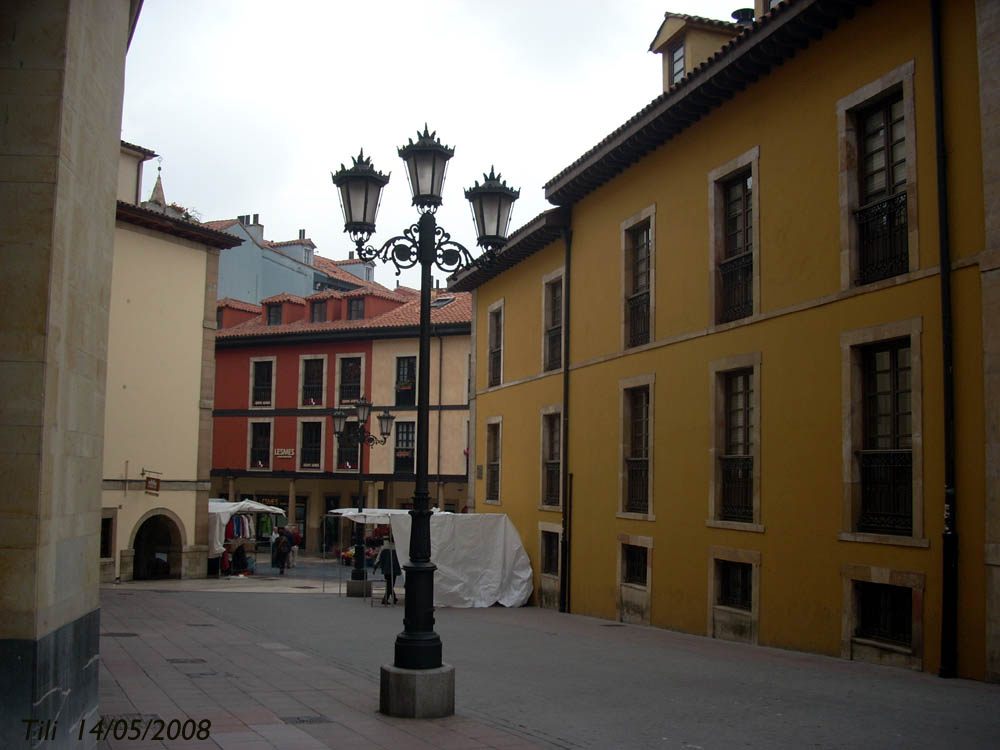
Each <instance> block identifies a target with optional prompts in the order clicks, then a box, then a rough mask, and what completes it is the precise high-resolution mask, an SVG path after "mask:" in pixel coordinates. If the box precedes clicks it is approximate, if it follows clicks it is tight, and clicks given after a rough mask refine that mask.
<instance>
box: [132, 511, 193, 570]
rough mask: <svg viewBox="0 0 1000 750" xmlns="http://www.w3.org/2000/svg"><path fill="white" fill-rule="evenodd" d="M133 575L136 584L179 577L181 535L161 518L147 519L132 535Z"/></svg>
mask: <svg viewBox="0 0 1000 750" xmlns="http://www.w3.org/2000/svg"><path fill="white" fill-rule="evenodd" d="M132 548H133V549H134V550H135V558H134V560H133V562H132V566H133V568H132V575H133V577H134V578H135V579H136V580H142V579H150V578H180V577H181V548H182V540H181V532H180V529H178V528H177V523H176V522H175V521H174V520H173V519H171V518H170V517H168V516H166V515H162V514H157V515H154V516H150V517H149V518H147V519H146V520H145V521H143V522H142V524H141V525H140V526H139V528H138V529H137V530H136V532H135V541H134V543H133V544H132Z"/></svg>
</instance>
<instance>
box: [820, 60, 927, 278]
mask: <svg viewBox="0 0 1000 750" xmlns="http://www.w3.org/2000/svg"><path fill="white" fill-rule="evenodd" d="M914 68H915V64H914V61H913V60H909V61H907V62H905V63H903V64H902V65H900V66H899V67H898V68H896V69H895V70H891V71H889V72H888V73H886V74H885V75H883V76H881V77H880V78H877V79H876V80H874V81H872V82H870V83H868V84H866V85H864V86H862V87H861V88H859V89H857V90H856V91H853V92H851V93H850V94H848V95H847V96H845V97H843V98H841V99H839V100H838V101H837V152H838V180H839V185H838V187H839V195H838V200H839V204H840V289H841V291H846V290H848V289H852V288H854V287H855V283H854V280H855V279H856V278H857V276H858V265H859V261H858V227H857V222H856V221H855V220H854V211H855V210H856V209H857V208H858V201H859V199H860V198H859V196H860V192H861V188H860V185H859V181H858V133H857V123H856V120H855V117H854V115H855V113H857V112H858V111H860V110H863V109H865V108H866V107H867V106H868V105H870V104H872V103H874V102H875V101H877V100H878V99H880V98H882V97H884V96H886V95H887V94H889V93H890V92H891V91H892V90H894V89H901V90H902V92H903V121H904V125H903V127H904V133H905V135H904V137H905V138H906V232H907V249H908V251H909V272H910V273H913V272H914V271H917V270H919V268H920V252H919V250H920V244H919V239H920V233H919V231H918V225H917V220H918V218H919V211H918V206H917V131H916V109H915V106H914V102H913V74H914ZM881 281H884V279H883V280H881ZM872 283H873V284H875V283H879V282H878V281H873V282H872Z"/></svg>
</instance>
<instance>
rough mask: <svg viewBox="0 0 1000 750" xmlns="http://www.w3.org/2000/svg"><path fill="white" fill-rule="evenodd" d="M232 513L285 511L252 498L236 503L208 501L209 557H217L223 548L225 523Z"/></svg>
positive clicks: (281, 514)
mask: <svg viewBox="0 0 1000 750" xmlns="http://www.w3.org/2000/svg"><path fill="white" fill-rule="evenodd" d="M234 513H275V514H277V515H279V516H283V515H285V511H283V510H282V509H281V508H276V507H274V506H273V505H264V503H258V502H254V501H253V500H241V501H240V502H238V503H231V502H229V501H228V500H212V499H210V500H209V501H208V543H209V550H208V556H209V557H218V556H219V555H221V554H222V552H223V550H224V549H225V548H224V547H223V546H222V545H223V544H224V543H225V541H226V524H227V523H229V519H230V518H232V517H233V514H234Z"/></svg>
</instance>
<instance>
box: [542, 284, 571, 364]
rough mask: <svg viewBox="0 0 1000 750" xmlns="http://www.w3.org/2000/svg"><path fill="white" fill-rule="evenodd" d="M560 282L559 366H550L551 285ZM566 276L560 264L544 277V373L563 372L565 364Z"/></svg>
mask: <svg viewBox="0 0 1000 750" xmlns="http://www.w3.org/2000/svg"><path fill="white" fill-rule="evenodd" d="M557 281H558V282H560V284H561V285H562V290H561V291H562V293H561V294H560V297H559V298H560V300H562V311H561V312H562V315H561V317H560V320H561V321H562V323H561V324H560V332H559V334H560V335H559V366H558V367H549V366H548V359H547V354H548V347H547V346H546V338H547V334H548V330H549V328H548V325H549V295H548V291H549V286H550V285H551V284H554V283H555V282H557ZM565 336H566V276H565V268H564V267H562V266H560V267H559V268H557V269H555V270H554V271H550V272H549V273H547V274H545V275H544V276H543V277H542V372H544V373H557V372H562V369H563V365H564V364H565V363H564V362H563V361H562V360H563V350H564V349H565V342H566V338H565Z"/></svg>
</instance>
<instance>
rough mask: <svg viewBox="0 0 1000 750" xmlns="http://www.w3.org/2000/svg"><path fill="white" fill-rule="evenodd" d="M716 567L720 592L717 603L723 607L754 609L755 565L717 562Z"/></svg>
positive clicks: (729, 561)
mask: <svg viewBox="0 0 1000 750" xmlns="http://www.w3.org/2000/svg"><path fill="white" fill-rule="evenodd" d="M715 566H716V567H715V580H716V588H717V592H718V597H717V599H716V602H715V603H716V604H719V605H721V606H723V607H735V608H736V609H745V610H750V609H752V607H753V565H751V564H750V563H741V562H733V561H732V560H716V561H715Z"/></svg>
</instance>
